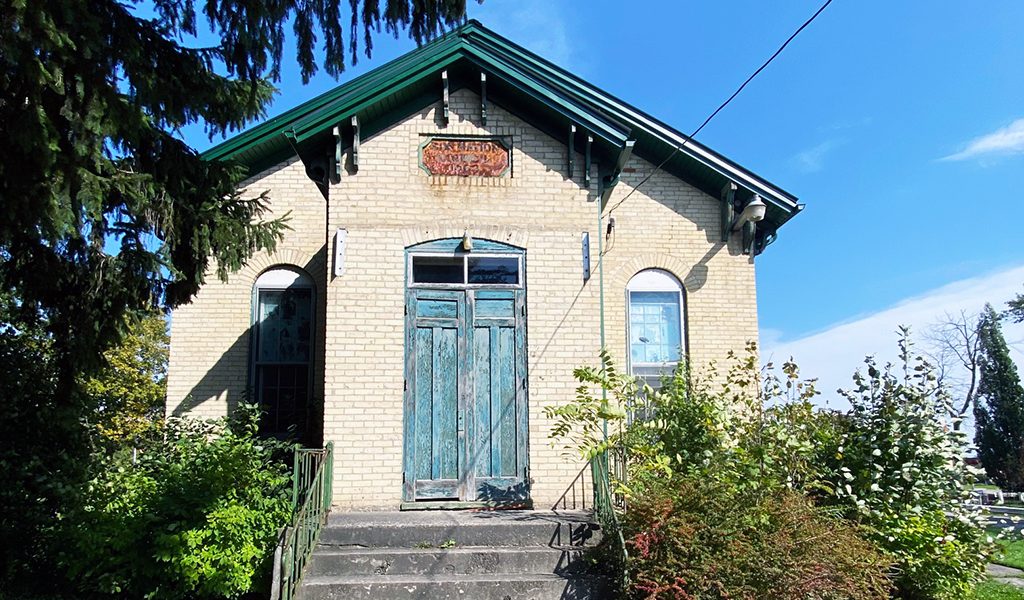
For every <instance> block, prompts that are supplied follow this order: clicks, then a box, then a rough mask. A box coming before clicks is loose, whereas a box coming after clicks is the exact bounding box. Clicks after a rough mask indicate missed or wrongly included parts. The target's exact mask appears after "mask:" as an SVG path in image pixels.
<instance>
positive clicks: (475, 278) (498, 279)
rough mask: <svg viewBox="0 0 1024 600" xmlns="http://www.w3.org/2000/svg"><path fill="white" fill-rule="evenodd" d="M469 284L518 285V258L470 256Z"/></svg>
mask: <svg viewBox="0 0 1024 600" xmlns="http://www.w3.org/2000/svg"><path fill="white" fill-rule="evenodd" d="M469 282H470V283H498V284H513V285H514V284H517V283H519V258H518V257H516V256H470V257H469Z"/></svg>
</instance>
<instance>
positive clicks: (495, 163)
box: [423, 138, 509, 177]
mask: <svg viewBox="0 0 1024 600" xmlns="http://www.w3.org/2000/svg"><path fill="white" fill-rule="evenodd" d="M508 166H509V153H508V148H506V147H505V146H504V144H502V143H501V142H499V141H498V140H474V139H444V138H435V139H432V140H430V141H429V142H427V143H426V145H424V146H423V168H424V169H426V171H427V172H428V173H430V174H431V175H454V176H459V177H501V176H502V175H504V174H505V172H506V171H507V170H508Z"/></svg>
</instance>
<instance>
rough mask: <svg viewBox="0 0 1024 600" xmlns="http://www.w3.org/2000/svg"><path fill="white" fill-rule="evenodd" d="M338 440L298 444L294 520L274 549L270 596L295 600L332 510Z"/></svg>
mask: <svg viewBox="0 0 1024 600" xmlns="http://www.w3.org/2000/svg"><path fill="white" fill-rule="evenodd" d="M333 473H334V444H333V443H332V442H327V445H326V446H325V447H324V448H323V449H312V448H299V447H298V446H296V447H295V456H294V462H293V467H292V520H291V523H290V524H289V525H288V526H287V527H284V528H283V529H282V530H281V533H280V534H279V536H278V541H277V548H276V549H275V552H274V576H273V582H272V584H271V590H270V600H292V599H293V598H294V597H295V593H296V592H297V591H298V589H299V583H300V582H301V581H302V573H303V571H304V570H305V567H306V563H307V562H308V561H309V557H310V555H312V554H313V549H314V548H316V544H317V541H318V540H319V539H320V532H321V531H322V530H323V528H324V526H325V525H326V524H327V514H328V513H329V512H330V511H331V489H332V488H331V485H332V476H333Z"/></svg>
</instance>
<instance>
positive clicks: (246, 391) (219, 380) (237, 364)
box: [171, 245, 327, 446]
mask: <svg viewBox="0 0 1024 600" xmlns="http://www.w3.org/2000/svg"><path fill="white" fill-rule="evenodd" d="M326 257H327V247H326V245H325V246H321V248H320V250H319V251H317V253H316V254H315V255H313V257H312V258H311V259H310V260H309V261H307V262H306V264H304V265H286V264H282V263H275V264H274V266H275V267H277V266H293V267H299V268H301V269H303V270H304V271H305V272H306V273H307V274H308V275H309V276H310V277H311V278H312V279H313V281H314V284H315V286H316V307H315V315H314V320H315V327H314V333H313V358H312V369H311V372H310V377H311V379H312V385H311V395H310V397H309V401H308V402H306V407H305V415H306V416H305V423H306V425H305V427H303V428H302V429H303V431H297V432H296V434H297V438H298V441H299V442H301V443H303V444H306V445H312V446H319V445H321V444H322V443H323V395H324V385H323V384H324V358H325V346H326V344H325V343H324V342H325V333H326V327H325V323H326V320H325V315H326V308H327V288H326V282H325V277H326V275H327V271H326V267H325V265H326ZM255 279H256V277H253V281H255ZM237 301H238V302H244V303H245V304H246V305H247V306H251V304H252V302H253V294H252V290H251V289H250V290H248V291H247V293H246V294H245V296H244V297H241V298H238V300H237ZM200 318H201V317H200ZM252 331H253V326H252V324H250V325H249V327H247V328H246V329H245V330H244V331H243V332H242V334H241V335H239V336H238V337H237V338H236V339H235V340H234V341H233V342H232V343H231V344H230V345H229V346H228V347H226V348H225V349H224V351H223V352H222V353H221V355H220V357H219V358H218V359H217V361H216V362H214V363H213V364H212V365H210V366H209V368H208V369H207V370H206V372H205V373H203V376H202V377H201V378H200V379H199V381H198V382H197V383H196V384H195V385H194V386H192V389H191V390H189V393H188V394H187V395H186V396H185V398H184V399H182V400H181V402H180V403H179V404H178V405H177V406H175V407H174V410H173V411H171V415H172V416H175V417H183V416H188V415H190V414H194V413H201V412H202V411H201V408H200V407H202V406H203V405H204V404H206V403H208V402H220V401H223V400H222V399H226V401H227V413H228V414H229V415H231V414H234V413H235V411H236V410H237V409H238V405H239V403H241V402H247V401H255V400H256V398H254V397H253V390H252V387H251V377H252V367H251V363H250V352H251V339H252ZM171 343H172V344H173V343H174V340H173V339H172V340H171Z"/></svg>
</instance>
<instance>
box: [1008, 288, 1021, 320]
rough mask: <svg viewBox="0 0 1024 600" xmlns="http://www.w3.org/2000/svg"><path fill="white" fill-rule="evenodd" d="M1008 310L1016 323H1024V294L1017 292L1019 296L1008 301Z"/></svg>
mask: <svg viewBox="0 0 1024 600" xmlns="http://www.w3.org/2000/svg"><path fill="white" fill-rule="evenodd" d="M1007 304H1008V305H1009V310H1008V311H1007V312H1008V313H1009V314H1010V316H1011V317H1012V318H1013V320H1014V322H1015V323H1024V294H1017V297H1016V298H1014V299H1013V300H1010V301H1009V302H1007Z"/></svg>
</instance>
